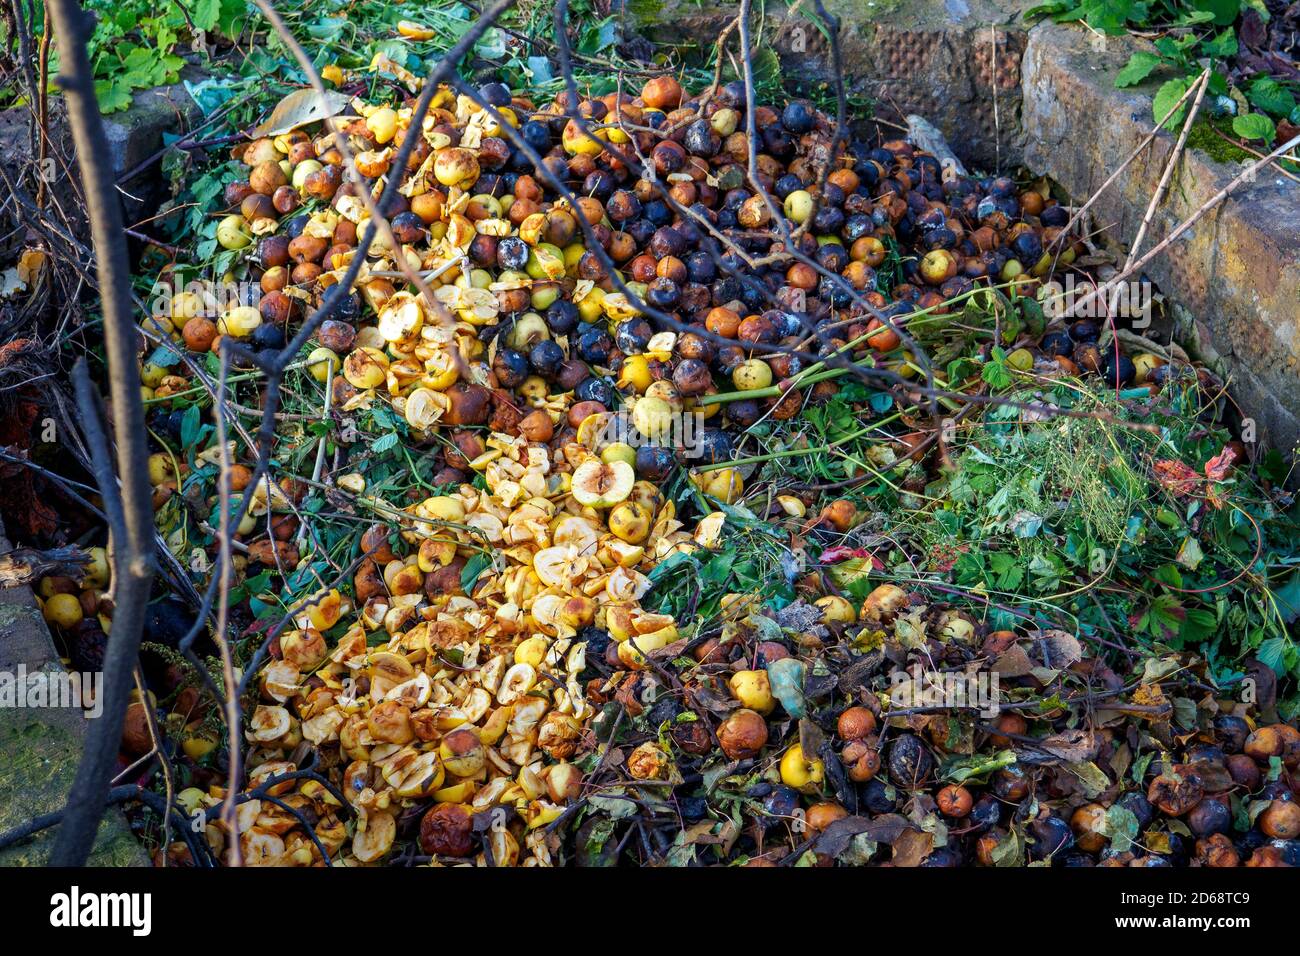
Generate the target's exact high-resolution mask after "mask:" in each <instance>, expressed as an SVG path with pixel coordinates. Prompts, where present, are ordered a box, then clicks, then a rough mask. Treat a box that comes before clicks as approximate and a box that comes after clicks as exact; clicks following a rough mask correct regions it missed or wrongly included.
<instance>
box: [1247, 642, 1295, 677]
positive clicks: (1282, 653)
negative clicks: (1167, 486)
mask: <svg viewBox="0 0 1300 956" xmlns="http://www.w3.org/2000/svg"><path fill="white" fill-rule="evenodd" d="M1288 644H1290V641H1288V640H1287V639H1286V638H1285V637H1270V638H1269V639H1268V640H1267V641H1265V642H1264V643H1263V644H1261V645H1259V650H1258V651H1256V652H1255V656H1256V657H1257V658H1259V662H1260V663H1261V664H1263V665H1264V666H1265V667H1268V668H1271V669H1272V671H1273V673H1275V674H1277V675H1279V676H1281V675H1283V674H1285V673H1286V671H1287V668H1286V664H1285V659H1286V651H1287V645H1288Z"/></svg>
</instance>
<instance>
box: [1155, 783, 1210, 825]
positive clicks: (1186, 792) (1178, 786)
mask: <svg viewBox="0 0 1300 956" xmlns="http://www.w3.org/2000/svg"><path fill="white" fill-rule="evenodd" d="M1204 796H1205V791H1204V790H1203V789H1201V785H1200V784H1199V783H1197V782H1196V781H1195V780H1193V779H1191V778H1190V777H1186V776H1181V775H1178V774H1174V773H1162V774H1160V775H1158V776H1157V777H1155V778H1154V779H1153V780H1152V781H1151V784H1150V785H1149V786H1148V787H1147V799H1148V800H1149V801H1151V802H1152V803H1153V804H1155V805H1156V806H1157V807H1159V808H1160V812H1162V813H1164V814H1167V815H1168V816H1171V817H1180V816H1182V815H1183V814H1184V813H1187V812H1188V811H1189V810H1191V809H1192V808H1193V807H1195V806H1196V805H1197V804H1198V803H1200V802H1201V798H1202V797H1204Z"/></svg>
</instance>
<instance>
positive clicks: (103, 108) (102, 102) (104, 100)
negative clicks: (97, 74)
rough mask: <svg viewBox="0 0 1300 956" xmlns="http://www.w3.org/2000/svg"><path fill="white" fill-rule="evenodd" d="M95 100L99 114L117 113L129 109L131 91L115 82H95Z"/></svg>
mask: <svg viewBox="0 0 1300 956" xmlns="http://www.w3.org/2000/svg"><path fill="white" fill-rule="evenodd" d="M95 99H97V100H98V101H99V110H100V112H101V113H117V112H119V111H121V110H125V109H130V107H131V89H130V87H129V86H127V84H125V83H122V82H120V81H117V80H96V81H95Z"/></svg>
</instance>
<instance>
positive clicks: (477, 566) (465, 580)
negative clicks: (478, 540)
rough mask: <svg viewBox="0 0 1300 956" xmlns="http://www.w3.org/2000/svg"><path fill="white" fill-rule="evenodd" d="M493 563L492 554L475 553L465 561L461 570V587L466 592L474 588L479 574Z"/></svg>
mask: <svg viewBox="0 0 1300 956" xmlns="http://www.w3.org/2000/svg"><path fill="white" fill-rule="evenodd" d="M491 564H492V555H490V554H486V553H480V554H475V555H472V556H471V557H470V559H469V560H468V561H466V562H465V567H464V568H463V569H462V570H461V572H460V589H461V590H462V591H464V592H465V593H466V594H469V593H470V592H471V591H473V590H474V582H475V581H477V580H478V576H479V575H480V574H482V573H483V571H484V570H485V569H486V568H488V567H490V566H491Z"/></svg>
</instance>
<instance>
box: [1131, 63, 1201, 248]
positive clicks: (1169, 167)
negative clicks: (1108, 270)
mask: <svg viewBox="0 0 1300 956" xmlns="http://www.w3.org/2000/svg"><path fill="white" fill-rule="evenodd" d="M1209 82H1210V71H1209V70H1208V69H1207V70H1206V71H1205V72H1204V73H1202V74H1201V78H1200V80H1199V82H1197V84H1196V99H1194V100H1192V107H1191V109H1189V110H1188V111H1187V119H1185V120H1183V129H1182V132H1180V133H1179V134H1178V141H1177V142H1176V143H1174V150H1173V152H1172V153H1170V154H1169V161H1168V162H1166V163H1165V170H1164V172H1163V173H1162V174H1161V175H1160V183H1159V185H1157V186H1156V191H1155V193H1154V194H1153V195H1152V197H1151V202H1149V203H1147V210H1146V213H1145V214H1144V215H1143V216H1142V224H1141V225H1140V226H1138V231H1137V235H1136V236H1134V237H1133V246H1132V248H1130V249H1129V251H1128V258H1127V259H1125V260H1124V268H1125V269H1127V268H1128V267H1129V266H1131V265H1132V264H1133V260H1134V259H1136V258H1137V257H1138V253H1140V252H1141V251H1142V240H1143V239H1145V238H1146V235H1147V230H1148V229H1150V228H1151V220H1152V218H1153V217H1154V216H1155V214H1156V209H1157V207H1159V205H1160V204H1161V203H1162V202H1164V198H1165V193H1166V192H1168V191H1169V180H1170V179H1171V178H1172V177H1173V175H1174V167H1175V166H1177V165H1178V159H1179V157H1181V156H1182V155H1183V147H1184V146H1185V145H1186V144H1187V134H1188V133H1189V132H1191V129H1192V124H1193V123H1195V122H1196V114H1197V113H1198V112H1199V111H1200V109H1201V100H1202V99H1204V98H1205V87H1206V85H1207V84H1208V83H1209Z"/></svg>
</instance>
